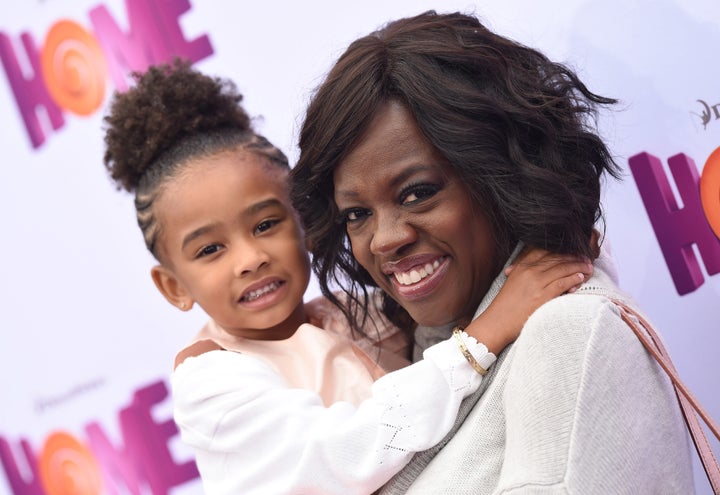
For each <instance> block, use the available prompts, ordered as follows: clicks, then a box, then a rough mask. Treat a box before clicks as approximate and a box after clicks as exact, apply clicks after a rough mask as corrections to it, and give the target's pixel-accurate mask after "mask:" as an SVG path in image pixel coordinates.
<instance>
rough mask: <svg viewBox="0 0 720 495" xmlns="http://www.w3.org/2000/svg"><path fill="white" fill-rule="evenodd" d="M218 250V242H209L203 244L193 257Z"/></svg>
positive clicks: (208, 254) (200, 256)
mask: <svg viewBox="0 0 720 495" xmlns="http://www.w3.org/2000/svg"><path fill="white" fill-rule="evenodd" d="M218 251H220V245H219V244H209V245H207V246H203V248H202V249H201V250H200V251H198V254H197V255H196V256H195V257H196V258H202V257H204V256H210V255H211V254H215V253H217V252H218Z"/></svg>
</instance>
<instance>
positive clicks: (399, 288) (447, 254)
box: [334, 102, 497, 326]
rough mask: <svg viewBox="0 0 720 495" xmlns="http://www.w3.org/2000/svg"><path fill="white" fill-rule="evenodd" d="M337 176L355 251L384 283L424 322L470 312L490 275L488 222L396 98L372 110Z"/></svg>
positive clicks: (340, 201)
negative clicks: (368, 120) (374, 113)
mask: <svg viewBox="0 0 720 495" xmlns="http://www.w3.org/2000/svg"><path fill="white" fill-rule="evenodd" d="M368 177H373V178H374V180H373V181H368V180H367V178H368ZM334 181H335V203H336V205H337V207H338V209H339V210H340V212H341V215H342V218H344V220H345V224H346V230H347V236H348V239H349V240H350V244H351V247H352V252H353V256H355V258H356V259H357V261H358V262H359V263H360V264H361V265H362V266H363V268H365V270H366V271H367V272H368V273H369V274H370V275H371V276H372V278H373V279H374V280H375V282H376V283H377V285H378V286H379V287H380V288H381V289H383V290H384V291H385V292H387V293H388V294H389V295H390V296H391V297H392V298H393V299H395V300H396V301H397V302H398V303H399V304H401V305H402V306H403V307H404V308H405V309H406V310H407V311H408V313H410V316H411V317H412V318H413V319H414V320H415V321H416V322H418V323H419V324H421V325H429V326H437V325H444V324H447V323H451V322H454V321H457V320H459V319H463V318H470V317H472V315H473V313H474V311H475V308H476V307H477V306H478V304H480V301H481V300H482V297H483V295H484V294H485V292H487V289H488V287H489V286H490V282H491V281H492V279H493V278H494V277H495V275H497V273H496V267H495V264H494V263H493V260H494V249H495V238H494V235H493V231H492V228H491V227H490V224H489V222H488V220H487V218H486V217H485V215H483V214H481V213H480V208H479V207H478V206H477V205H475V203H474V202H473V200H472V198H471V197H470V194H469V193H468V191H467V189H466V187H465V186H464V185H463V183H462V180H461V179H460V177H458V175H457V173H456V172H455V171H454V169H453V167H452V166H451V165H450V163H448V161H447V160H446V159H445V158H444V157H443V156H442V155H441V154H440V153H439V152H438V151H437V150H436V149H435V148H434V147H433V146H432V145H431V144H430V143H429V142H428V141H427V139H426V138H425V137H424V135H423V134H422V132H421V131H420V130H419V129H418V127H417V125H416V123H415V120H414V119H413V117H412V115H411V114H410V112H409V111H408V110H407V109H406V108H405V107H404V106H403V105H401V104H399V103H397V102H391V103H388V104H387V105H386V106H385V107H383V109H382V110H381V111H380V112H378V113H377V114H376V117H375V119H374V120H373V122H372V123H371V124H370V125H369V126H368V131H367V132H366V134H365V135H364V136H363V137H362V139H360V141H359V143H358V145H357V146H356V147H355V148H354V149H353V150H352V151H351V152H350V153H348V155H347V156H346V157H345V158H344V159H343V160H342V162H341V163H340V165H339V166H338V167H337V168H336V169H335V174H334Z"/></svg>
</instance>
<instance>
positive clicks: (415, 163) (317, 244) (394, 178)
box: [292, 12, 693, 494]
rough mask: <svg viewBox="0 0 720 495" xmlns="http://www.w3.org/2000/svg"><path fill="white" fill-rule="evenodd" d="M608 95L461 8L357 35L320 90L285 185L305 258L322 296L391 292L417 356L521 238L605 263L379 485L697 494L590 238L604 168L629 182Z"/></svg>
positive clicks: (397, 489)
mask: <svg viewBox="0 0 720 495" xmlns="http://www.w3.org/2000/svg"><path fill="white" fill-rule="evenodd" d="M613 102H614V100H612V99H609V98H604V97H601V96H598V95H595V94H594V93H592V92H590V91H589V90H588V89H587V88H586V87H585V85H584V84H583V83H582V82H581V81H580V80H579V79H578V77H577V76H576V75H575V74H574V73H573V72H572V71H571V70H570V69H568V68H567V67H564V66H562V65H560V64H557V63H553V62H551V61H550V60H548V59H547V58H546V57H545V56H544V55H542V54H541V53H539V52H537V51H535V50H533V49H530V48H528V47H525V46H522V45H519V44H518V43H515V42H513V41H511V40H509V39H506V38H503V37H501V36H499V35H497V34H494V33H492V32H491V31H489V30H487V28H485V27H484V26H482V25H481V24H480V23H479V22H478V20H477V19H476V18H474V17H472V16H467V15H462V14H459V13H455V14H447V15H438V14H436V13H434V12H428V13H424V14H421V15H418V16H415V17H412V18H407V19H401V20H398V21H395V22H392V23H390V24H388V25H387V26H385V27H384V28H383V29H381V30H380V31H377V32H375V33H372V34H370V35H368V36H365V37H363V38H360V39H358V40H356V41H355V42H354V43H352V44H351V45H350V46H349V48H348V49H347V51H346V52H345V53H344V54H343V55H342V56H341V57H340V59H339V60H338V61H337V63H336V64H335V66H334V67H333V68H332V69H331V70H330V72H329V74H328V76H327V78H326V80H325V81H324V83H322V84H321V86H320V87H319V88H318V90H317V92H316V94H315V96H314V97H313V100H312V101H311V103H310V105H309V107H308V110H307V115H306V117H305V121H304V124H303V127H302V130H301V136H300V150H301V155H300V158H299V161H298V163H297V165H296V166H295V168H294V170H293V184H294V185H293V191H292V196H293V202H294V205H295V206H296V208H297V209H298V210H299V212H300V215H301V217H302V219H303V222H304V224H305V227H306V231H307V235H308V237H309V239H310V242H311V244H312V246H313V255H314V258H313V268H314V270H315V272H316V274H317V276H318V279H319V283H320V286H321V288H322V290H323V293H324V294H325V295H326V296H327V297H330V298H332V297H333V296H332V290H331V289H332V287H334V286H335V285H336V284H339V285H340V286H341V287H342V288H343V289H344V290H345V291H346V292H347V293H348V294H349V296H350V298H349V300H350V301H351V302H352V304H350V305H349V306H347V307H344V308H343V309H344V310H345V311H346V313H348V315H353V314H357V313H360V312H362V311H363V310H364V308H365V305H366V304H367V303H366V300H367V293H368V290H369V289H368V287H378V288H380V289H381V291H382V293H383V295H384V304H383V308H384V311H385V313H386V314H387V315H388V317H389V318H391V319H392V320H393V321H394V322H396V323H397V324H399V325H401V326H403V327H404V328H405V329H407V330H408V331H409V332H412V335H413V337H414V339H415V345H416V352H415V358H417V356H418V355H419V354H418V353H419V352H421V351H422V349H423V348H425V347H427V346H428V345H431V344H432V343H434V342H436V341H437V340H439V339H442V338H446V337H447V335H448V334H449V332H450V331H451V329H452V328H453V326H455V325H465V324H467V323H468V322H469V321H470V320H472V319H473V318H475V317H477V315H478V314H480V313H482V312H483V311H484V310H485V309H486V308H487V306H488V305H489V304H490V302H491V301H492V300H493V298H494V297H495V295H496V294H497V292H498V290H499V289H500V287H502V285H503V283H504V281H505V276H504V274H503V272H502V270H503V267H504V266H506V265H507V264H508V263H510V262H512V260H513V259H514V258H515V256H516V255H517V253H518V251H519V250H520V249H521V247H522V246H536V247H542V248H544V249H547V250H549V251H553V252H561V253H571V254H576V255H584V256H587V257H589V258H593V259H594V258H596V260H595V263H594V264H595V271H594V275H593V277H592V278H591V279H590V280H589V281H588V282H586V283H585V284H584V285H583V286H582V287H581V288H580V289H579V290H578V291H577V292H576V293H575V294H572V295H570V294H568V295H566V296H562V297H559V298H556V299H555V300H552V301H550V302H548V303H546V304H544V305H543V306H541V307H540V309H538V310H537V311H536V312H535V313H534V314H533V315H532V316H531V317H530V318H529V319H528V321H527V323H526V325H525V327H524V329H523V332H522V334H521V336H520V337H519V338H518V339H517V340H516V342H515V343H514V344H513V345H511V346H509V347H508V348H506V349H505V351H504V352H503V353H502V354H501V355H500V356H499V359H498V361H497V363H496V365H495V367H494V369H493V371H492V373H491V374H490V375H489V376H490V379H489V380H485V381H484V382H483V386H482V387H481V389H480V390H478V392H476V393H475V394H474V395H473V396H470V397H469V398H468V399H466V400H465V402H464V404H463V408H462V411H461V416H460V417H459V418H458V422H457V424H456V429H455V430H453V431H451V432H450V434H449V435H448V437H447V438H446V439H445V441H444V442H441V444H439V445H438V446H437V447H436V448H434V449H431V450H430V451H426V452H423V453H420V454H418V455H416V456H415V458H414V459H413V461H412V462H411V463H410V465H408V466H407V467H406V468H405V469H404V470H403V471H402V472H401V473H400V474H398V475H397V476H396V477H395V478H394V479H393V480H392V481H391V482H390V483H389V484H388V485H387V486H386V487H385V488H384V491H383V493H405V492H407V493H433V494H437V493H446V492H451V493H473V494H484V493H540V492H542V493H582V494H592V493H603V494H607V493H679V494H680V493H682V494H687V493H692V492H693V480H692V471H691V464H690V457H689V449H688V441H687V436H686V433H685V431H686V430H685V427H684V424H683V420H682V417H681V414H680V411H679V408H678V406H677V399H676V398H675V396H674V393H673V391H672V388H671V386H670V384H669V381H668V380H667V379H666V377H665V376H664V375H663V372H662V370H661V369H660V368H659V367H658V366H657V365H656V364H655V362H654V361H653V359H652V358H651V357H650V356H649V355H647V354H646V352H645V351H644V349H643V347H642V345H641V344H640V342H639V341H637V339H636V338H635V337H634V335H633V334H632V332H631V331H630V330H629V328H628V327H627V325H626V324H625V323H624V322H623V321H622V320H621V318H620V316H619V313H618V310H617V308H616V306H615V304H613V302H612V299H618V300H620V301H623V302H625V303H627V304H630V305H631V306H632V305H633V304H634V303H633V301H632V300H631V298H630V297H629V296H628V295H626V294H624V293H622V292H621V291H620V289H619V288H618V287H617V285H616V276H615V273H614V269H613V267H612V263H611V261H610V260H609V258H608V255H607V253H606V252H604V251H601V252H597V249H595V248H593V246H594V245H595V244H594V243H593V242H592V240H591V239H592V237H593V232H594V228H595V227H596V223H597V222H598V221H599V220H600V218H601V211H600V192H601V179H602V177H603V175H604V174H609V175H610V176H613V177H618V176H619V169H618V167H617V165H616V164H615V163H614V162H613V160H612V158H611V156H610V153H609V151H608V149H607V147H606V146H605V144H604V143H603V141H602V140H601V139H600V137H599V136H598V135H597V134H596V133H595V132H594V130H593V127H592V125H591V124H592V117H593V116H594V112H595V110H596V108H597V107H598V106H600V105H609V104H612V103H613ZM415 322H416V324H417V325H416V324H415ZM649 411H652V413H651V414H648V412H649ZM465 415H466V416H465ZM440 449H442V450H440Z"/></svg>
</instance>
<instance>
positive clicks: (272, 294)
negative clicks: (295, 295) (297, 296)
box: [238, 277, 287, 308]
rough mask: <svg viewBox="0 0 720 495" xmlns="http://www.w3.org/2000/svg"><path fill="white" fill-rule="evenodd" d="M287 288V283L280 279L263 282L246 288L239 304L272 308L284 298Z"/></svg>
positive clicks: (239, 299)
mask: <svg viewBox="0 0 720 495" xmlns="http://www.w3.org/2000/svg"><path fill="white" fill-rule="evenodd" d="M286 287H287V283H286V282H285V281H284V280H281V279H279V278H275V277H273V278H271V279H265V280H261V281H259V282H257V283H254V284H252V285H251V286H249V287H248V288H246V289H245V290H244V291H243V293H242V295H241V296H240V298H238V303H239V304H242V305H243V306H248V307H253V308H262V307H266V306H272V305H273V304H275V303H276V302H277V301H278V300H280V299H281V298H282V296H283V294H284V293H285V290H284V289H286Z"/></svg>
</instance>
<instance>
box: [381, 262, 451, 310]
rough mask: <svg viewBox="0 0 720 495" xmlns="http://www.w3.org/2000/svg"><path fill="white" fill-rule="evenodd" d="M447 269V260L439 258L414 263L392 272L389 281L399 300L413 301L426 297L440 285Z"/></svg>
mask: <svg viewBox="0 0 720 495" xmlns="http://www.w3.org/2000/svg"><path fill="white" fill-rule="evenodd" d="M405 266H407V265H405ZM448 267H449V258H448V257H447V256H441V257H438V258H435V259H434V260H432V261H429V260H427V261H425V262H424V263H422V264H418V263H415V264H414V265H413V266H412V267H409V266H408V267H407V268H406V269H405V270H404V271H399V270H393V271H392V274H391V275H390V281H391V283H392V285H393V288H394V290H395V293H396V294H397V295H398V296H399V297H400V298H401V299H404V300H406V301H415V300H418V299H423V298H425V297H427V296H428V295H430V294H431V293H432V292H433V291H434V290H435V289H436V288H437V287H438V286H439V285H440V284H441V283H442V281H443V280H444V278H445V274H446V273H447V271H448Z"/></svg>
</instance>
